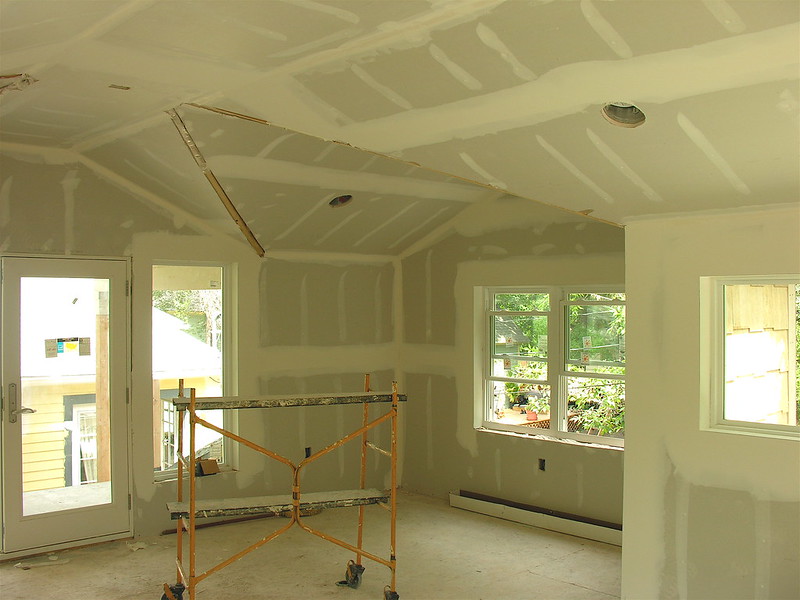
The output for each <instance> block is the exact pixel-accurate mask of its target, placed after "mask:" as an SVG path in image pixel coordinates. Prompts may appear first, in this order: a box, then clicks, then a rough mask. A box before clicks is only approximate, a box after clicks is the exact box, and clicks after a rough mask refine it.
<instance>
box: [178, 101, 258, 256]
mask: <svg viewBox="0 0 800 600" xmlns="http://www.w3.org/2000/svg"><path fill="white" fill-rule="evenodd" d="M166 112H167V114H168V115H169V117H170V119H172V123H173V124H174V125H175V128H176V129H177V130H178V133H179V134H180V136H181V139H183V143H184V144H186V147H187V148H188V149H189V152H190V153H191V155H192V158H194V161H195V162H196V163H197V166H198V167H200V170H201V171H202V172H203V175H205V176H206V179H208V182H209V183H210V184H211V187H212V188H214V191H215V192H216V193H217V196H219V199H220V200H221V201H222V205H223V206H224V207H225V210H227V211H228V214H229V215H230V216H231V218H232V219H233V221H234V223H236V225H237V226H238V227H239V229H241V231H242V233H243V234H244V237H245V238H246V239H247V241H248V242H250V245H251V246H252V247H253V249H254V250H255V251H256V254H258V255H259V256H261V257H263V256H264V254H265V250H264V247H263V246H262V245H261V244H260V243H259V242H258V239H257V238H256V236H255V235H254V234H253V232H252V230H251V229H250V228H249V227H248V226H247V223H246V222H245V220H244V219H243V218H242V215H240V214H239V211H238V210H236V207H235V206H234V205H233V202H232V201H231V199H230V198H229V197H228V194H227V193H225V190H224V189H223V188H222V184H220V182H219V180H218V179H217V177H216V175H214V172H213V171H212V170H211V169H210V168H209V167H208V164H207V163H206V159H205V158H204V157H203V153H202V152H200V148H198V147H197V144H196V143H195V141H194V139H193V138H192V134H190V133H189V130H188V129H187V128H186V125H185V124H184V122H183V119H181V117H180V115H179V114H178V113H177V111H176V110H175V109H174V108H171V109H169V110H168V111H166Z"/></svg>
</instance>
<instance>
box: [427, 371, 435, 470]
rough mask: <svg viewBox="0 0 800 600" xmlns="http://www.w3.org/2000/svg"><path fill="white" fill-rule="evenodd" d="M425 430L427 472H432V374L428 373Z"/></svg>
mask: <svg viewBox="0 0 800 600" xmlns="http://www.w3.org/2000/svg"><path fill="white" fill-rule="evenodd" d="M425 430H426V432H425V433H426V436H425V437H427V439H428V448H427V453H426V454H427V455H426V466H427V467H428V473H433V469H434V462H433V376H432V375H428V377H427V384H426V386H425Z"/></svg>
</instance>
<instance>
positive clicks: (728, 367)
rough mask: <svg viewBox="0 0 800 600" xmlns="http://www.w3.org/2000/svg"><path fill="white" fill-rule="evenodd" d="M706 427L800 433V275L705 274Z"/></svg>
mask: <svg viewBox="0 0 800 600" xmlns="http://www.w3.org/2000/svg"><path fill="white" fill-rule="evenodd" d="M701 290H702V294H701V300H702V303H701V306H702V307H703V310H702V323H703V327H702V332H703V338H702V343H701V351H702V352H701V357H702V359H703V364H704V365H708V367H707V373H701V375H702V376H703V390H704V391H703V398H704V406H705V407H706V408H705V410H704V411H703V412H702V413H701V417H702V420H701V427H703V428H704V429H713V430H719V431H727V432H733V433H743V434H749V435H763V436H769V437H785V438H790V439H799V438H800V391H798V390H800V342H798V340H799V339H800V300H799V299H800V276H798V275H789V276H786V275H782V276H738V277H704V278H701Z"/></svg>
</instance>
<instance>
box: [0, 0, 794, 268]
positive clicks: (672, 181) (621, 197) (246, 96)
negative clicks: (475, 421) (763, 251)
mask: <svg viewBox="0 0 800 600" xmlns="http://www.w3.org/2000/svg"><path fill="white" fill-rule="evenodd" d="M799 20H800V3H798V2H797V1H796V0H787V1H782V0H771V1H769V2H763V1H756V0H745V1H736V0H729V1H725V0H702V1H701V0H692V1H678V0H675V1H673V0H663V1H659V2H641V1H638V0H616V1H606V0H581V1H547V0H538V1H537V0H531V1H524V0H510V1H506V2H501V1H499V0H452V1H447V0H429V1H423V0H403V1H387V0H381V1H368V0H336V1H322V0H320V1H313V0H262V1H256V0H245V1H235V0H234V1H217V0H205V1H202V2H200V1H191V2H190V1H183V0H170V1H168V2H157V1H149V0H135V1H114V0H103V1H102V2H99V1H94V0H87V1H77V0H58V1H44V0H0V36H2V37H0V75H4V76H13V75H17V74H27V75H28V76H29V78H32V79H35V80H36V81H33V82H32V81H31V79H28V80H22V79H21V78H16V79H14V78H8V77H7V78H5V79H2V80H0V85H5V84H7V83H10V85H8V86H7V87H5V88H3V90H2V92H3V93H2V94H1V95H0V136H1V137H0V151H3V152H5V153H7V154H8V153H10V154H14V155H19V154H20V153H23V154H24V153H33V154H36V153H39V154H41V155H42V156H45V158H46V159H47V160H54V158H53V157H54V156H57V157H58V160H61V161H69V160H75V161H77V162H82V163H83V164H84V165H85V166H88V167H89V168H92V169H94V170H95V171H96V172H97V173H99V174H101V175H103V176H105V177H107V178H110V179H113V180H114V182H115V183H116V184H117V185H125V184H128V185H129V186H130V189H131V190H133V191H138V192H139V193H143V194H144V195H147V196H149V197H153V196H156V197H158V198H159V202H160V201H162V200H163V203H164V204H167V205H170V206H175V207H176V210H179V211H183V212H184V213H189V214H191V215H194V216H196V217H197V218H199V219H204V220H207V221H208V222H209V223H213V224H214V225H215V226H218V227H219V228H220V229H222V230H226V231H228V232H231V233H233V234H236V235H240V234H239V232H238V230H237V229H236V226H235V225H234V224H233V220H232V219H231V218H230V217H229V216H228V213H227V212H226V210H225V209H224V208H223V205H222V203H221V202H220V199H219V198H218V194H217V193H215V191H214V189H212V187H211V185H210V184H209V181H208V180H207V177H208V175H207V172H208V171H211V172H213V173H214V175H215V177H216V179H217V180H218V181H219V183H220V185H221V188H222V189H223V190H224V193H225V194H227V196H228V197H229V198H230V200H231V202H232V203H233V204H234V205H235V207H236V208H237V209H238V210H239V212H240V214H241V217H242V219H243V220H244V221H245V222H246V223H247V225H248V226H249V227H250V228H251V230H252V232H253V233H254V235H255V237H256V238H257V239H258V240H259V241H260V242H261V243H262V244H263V245H264V246H265V247H267V248H284V249H292V248H304V249H312V250H313V249H318V250H321V251H349V252H363V253H381V254H398V253H401V252H403V251H406V250H407V249H408V248H411V247H413V246H414V244H417V243H419V242H420V240H423V239H424V238H425V236H427V235H431V234H432V232H435V231H436V230H437V228H439V229H441V227H443V226H445V224H446V223H447V222H448V221H449V220H450V219H452V218H453V217H454V216H455V215H456V214H457V213H458V212H460V211H461V210H463V209H464V208H465V207H467V206H469V205H470V204H472V203H474V202H476V201H478V200H483V199H489V200H492V199H496V198H498V197H500V196H501V195H502V194H503V193H506V192H507V193H510V194H514V195H517V196H521V197H524V198H528V199H531V200H535V201H537V202H540V203H543V205H553V206H558V207H561V208H563V209H566V210H567V211H572V213H581V212H582V213H587V214H590V215H591V217H592V218H597V219H600V220H604V221H608V222H612V223H618V224H624V223H625V222H626V221H627V220H629V219H632V218H637V217H641V216H646V215H653V214H662V213H674V212H687V211H702V210H709V209H720V208H730V207H742V206H759V205H772V204H786V203H796V202H798V199H800V108H799V106H798V98H799V97H800V89H799V85H800V79H799V77H800V58H799V57H800V24H799V23H798V21H799ZM610 101H625V102H631V103H634V104H636V105H637V106H638V107H639V108H641V109H642V111H644V113H645V114H646V116H647V120H646V122H645V123H644V124H643V125H642V126H640V127H637V128H635V129H631V128H621V127H616V126H614V125H611V124H610V123H608V122H607V121H605V120H604V119H603V118H602V116H601V107H602V106H603V105H604V104H605V103H606V102H610ZM209 107H217V108H221V109H224V111H231V112H233V113H236V114H238V115H240V116H246V117H252V118H253V119H250V120H247V119H243V118H240V116H226V115H223V114H221V113H220V112H213V111H210V110H208V108H209ZM171 109H175V111H176V112H175V115H176V116H177V117H179V119H180V120H181V122H182V123H183V124H184V127H185V131H184V132H183V133H184V136H183V137H182V135H181V131H180V128H179V127H176V125H175V124H174V123H173V121H174V119H171V118H170V115H169V114H167V112H166V111H168V110H171ZM187 135H188V137H189V138H190V139H191V140H192V143H193V144H194V147H193V150H192V146H191V145H188V146H187V143H186V140H185V137H186V136H187ZM334 140H335V142H334ZM190 150H191V151H190ZM198 155H200V156H198ZM415 164H419V165H421V166H422V167H424V168H415V166H414V165H415ZM464 180H467V181H464ZM470 181H471V182H475V183H478V184H481V185H479V186H476V185H474V184H470V183H469V182H470ZM340 194H352V195H353V197H354V199H353V202H352V203H351V205H349V206H347V207H341V208H339V209H335V210H334V209H331V208H330V207H328V206H327V203H328V201H329V200H330V199H331V198H333V197H334V196H338V195H340ZM543 218H546V219H551V218H555V217H553V212H552V211H551V210H548V209H546V208H543ZM575 218H576V219H578V218H583V217H575Z"/></svg>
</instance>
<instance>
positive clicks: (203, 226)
mask: <svg viewBox="0 0 800 600" xmlns="http://www.w3.org/2000/svg"><path fill="white" fill-rule="evenodd" d="M76 158H77V159H78V161H79V162H80V163H81V164H82V165H84V166H85V167H86V168H88V169H90V170H91V171H92V172H93V173H94V174H95V175H97V176H98V177H99V178H101V179H103V180H105V181H108V182H109V183H111V184H113V185H116V186H118V187H120V188H122V189H124V190H127V191H128V192H130V193H131V194H133V195H134V196H137V197H139V198H142V199H143V200H145V201H147V202H149V203H150V204H152V205H154V206H157V207H158V208H161V209H163V210H164V211H166V212H167V213H169V214H170V215H172V217H173V219H176V220H177V219H180V220H181V221H183V222H186V223H191V226H192V227H193V228H194V229H195V230H196V231H200V232H203V233H207V234H209V235H214V236H218V235H221V234H222V232H221V231H220V230H219V229H217V228H215V227H213V226H211V225H209V224H208V223H207V222H206V221H205V220H203V219H200V218H198V217H197V216H195V215H193V214H191V213H189V212H187V211H185V210H183V209H181V208H178V207H177V206H175V205H174V204H172V203H171V202H168V201H167V200H164V199H163V198H162V197H161V196H159V195H157V194H154V193H153V192H151V191H150V190H146V189H145V188H143V187H141V186H140V185H137V184H135V183H133V182H132V181H131V180H130V179H127V178H125V177H123V176H121V175H119V174H118V173H116V172H114V171H112V170H111V169H108V168H106V167H104V166H102V165H100V164H98V163H96V162H95V161H93V160H92V159H90V158H87V157H86V156H84V155H82V154H77V155H76ZM237 243H239V242H238V240H237Z"/></svg>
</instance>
